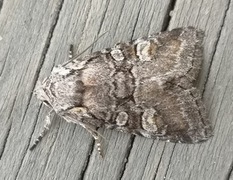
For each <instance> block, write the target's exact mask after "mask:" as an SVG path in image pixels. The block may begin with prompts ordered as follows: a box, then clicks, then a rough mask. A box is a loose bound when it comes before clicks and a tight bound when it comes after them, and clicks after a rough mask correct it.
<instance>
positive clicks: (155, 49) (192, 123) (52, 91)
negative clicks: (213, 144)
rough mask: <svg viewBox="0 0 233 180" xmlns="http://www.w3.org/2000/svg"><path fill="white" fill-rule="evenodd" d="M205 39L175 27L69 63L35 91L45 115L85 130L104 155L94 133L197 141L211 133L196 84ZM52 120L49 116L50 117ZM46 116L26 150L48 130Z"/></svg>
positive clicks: (98, 139)
mask: <svg viewBox="0 0 233 180" xmlns="http://www.w3.org/2000/svg"><path fill="white" fill-rule="evenodd" d="M203 37H204V33H203V32H202V31H201V30H197V29H196V28H194V27H185V28H177V29H173V30H171V31H166V32H160V33H157V34H155V35H151V36H149V37H147V38H139V39H136V40H133V41H131V42H127V43H118V44H116V45H115V46H114V47H113V48H107V49H104V50H102V51H98V52H94V53H92V54H90V55H87V56H85V57H83V58H79V57H78V58H73V56H72V54H73V53H72V51H71V52H70V60H69V61H68V62H66V63H64V64H63V65H58V66H56V67H54V68H53V70H52V72H51V74H50V76H49V77H48V78H46V79H45V80H44V81H43V82H42V83H41V84H39V85H38V86H37V88H36V95H37V97H38V99H39V100H41V101H42V102H44V103H45V104H46V105H47V106H48V107H49V108H51V110H52V111H51V112H55V113H56V114H58V115H59V116H61V117H62V118H64V120H66V121H67V122H73V123H76V124H79V125H81V126H82V127H84V128H85V129H86V130H87V131H88V132H90V134H91V135H92V136H93V137H94V139H95V140H96V144H97V149H98V152H99V153H100V155H102V148H101V143H100V135H99V133H98V132H97V131H96V129H97V128H100V127H106V128H109V129H115V130H118V131H122V132H125V133H130V134H134V135H140V136H144V137H146V138H153V139H160V140H167V141H171V142H180V143H198V142H202V141H205V140H207V139H209V138H210V137H211V136H212V128H211V125H210V122H209V121H208V119H207V117H206V113H205V107H204V104H203V102H202V99H201V95H200V92H199V91H198V89H197V88H196V87H195V82H196V79H197V77H198V73H199V70H200V67H201V62H202V59H203V48H202V41H203ZM50 114H51V113H50ZM50 114H49V115H48V116H47V117H46V118H45V126H44V129H43V131H42V133H41V134H40V136H39V137H38V138H37V140H36V141H35V143H34V144H33V146H32V147H31V149H33V148H34V147H35V146H36V145H37V144H38V142H39V141H40V140H41V139H42V137H43V136H44V134H45V133H46V132H47V131H48V130H49V128H50V126H51V120H50Z"/></svg>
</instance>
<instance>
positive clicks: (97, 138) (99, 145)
mask: <svg viewBox="0 0 233 180" xmlns="http://www.w3.org/2000/svg"><path fill="white" fill-rule="evenodd" d="M80 125H81V126H83V127H84V128H85V129H86V130H87V131H88V132H89V133H90V134H91V135H92V137H93V138H94V139H95V141H96V146H97V151H98V153H99V155H100V156H101V157H102V158H103V157H104V156H103V148H102V143H101V139H100V137H103V136H102V135H101V136H100V133H99V132H97V131H96V130H95V129H94V128H92V127H91V126H87V125H86V124H80Z"/></svg>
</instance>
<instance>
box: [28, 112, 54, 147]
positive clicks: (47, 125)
mask: <svg viewBox="0 0 233 180" xmlns="http://www.w3.org/2000/svg"><path fill="white" fill-rule="evenodd" d="M52 112H53V111H50V112H49V114H48V115H47V116H46V117H45V124H44V127H43V129H42V131H41V133H40V135H39V137H38V138H37V139H36V140H35V142H34V143H33V145H32V146H31V147H30V148H29V150H30V151H32V150H33V149H34V148H35V147H36V146H37V144H38V143H39V142H40V141H41V140H42V138H43V137H44V136H45V134H46V133H47V132H48V131H49V128H50V127H51V123H52V121H51V118H50V116H51V114H52Z"/></svg>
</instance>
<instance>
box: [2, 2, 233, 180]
mask: <svg viewBox="0 0 233 180" xmlns="http://www.w3.org/2000/svg"><path fill="white" fill-rule="evenodd" d="M1 4H2V7H1ZM169 15H170V16H169ZM232 17H233V2H232V1H231V0H222V1H218V0H195V1H192V0H176V1H174V0H156V1H155V0H146V1H143V0H118V1H115V0H101V1H100V0H86V1H85V0H50V1H36V0H20V1H14V0H8V1H6V0H5V1H0V85H1V88H0V172H1V173H0V179H20V180H21V179H23V180H25V179H33V180H34V179H68V180H69V179H71V180H73V179H85V180H92V179H100V180H105V179H106V180H108V179H114V180H115V179H124V180H131V179H132V180H135V179H138V180H141V179H143V180H144V179H145V180H152V179H156V180H157V179H158V180H161V179H172V180H186V179H191V180H192V179H193V180H196V179H211V180H215V179H216V180H219V179H224V180H228V179H233V173H232V169H233V90H232V89H233V85H232V84H233V69H232V67H233V61H232V56H233V54H232V45H233V38H232V34H233V30H232V29H233V19H232ZM189 25H192V26H195V27H198V28H201V29H203V30H204V31H205V34H206V37H205V42H204V52H205V54H204V58H205V59H204V62H203V65H202V71H201V74H200V78H199V83H198V87H199V88H200V89H201V90H202V91H203V97H204V101H205V103H206V106H207V110H208V116H209V118H210V120H211V122H212V124H213V126H214V137H213V138H212V139H211V140H209V141H207V142H205V143H202V144H197V145H185V144H173V143H166V142H162V141H155V140H151V139H146V138H142V137H134V136H130V135H128V134H123V133H120V132H116V131H111V130H104V129H100V130H99V131H100V133H101V134H102V135H103V136H104V137H105V149H104V151H105V158H104V159H103V160H102V159H101V158H100V157H99V156H98V153H97V152H96V149H95V148H94V141H93V139H92V138H91V136H90V135H89V133H88V132H86V131H85V130H84V129H83V128H82V127H80V126H77V125H74V124H68V123H66V122H65V121H64V120H62V119H61V118H60V117H58V116H57V115H55V116H54V117H53V119H54V120H55V121H54V122H53V125H52V128H51V130H50V132H49V134H48V135H46V137H44V139H43V140H42V142H41V143H40V144H39V145H38V146H37V147H36V149H35V150H34V151H32V152H30V151H29V147H30V145H31V144H32V143H33V141H34V140H35V138H36V137H37V136H38V134H39V132H40V130H41V129H42V127H43V120H44V118H45V116H46V115H47V113H48V112H49V109H48V108H46V107H45V106H43V105H41V104H40V103H39V101H38V100H37V99H36V97H35V96H34V95H33V90H34V88H35V86H36V83H37V82H38V81H39V80H42V79H43V78H44V77H46V76H48V75H49V73H50V72H51V69H52V67H53V66H54V65H57V64H60V63H62V62H64V61H67V59H68V49H69V44H74V47H75V51H76V52H77V54H78V53H79V52H82V51H83V50H84V49H85V48H86V47H88V46H89V45H90V44H93V42H94V41H95V39H97V38H98V37H99V36H101V35H102V34H103V33H105V32H106V34H105V35H104V36H103V37H101V38H100V39H99V40H98V41H97V42H96V43H94V44H93V45H92V47H91V48H89V49H88V50H87V51H86V52H85V53H84V54H88V53H90V52H92V51H96V50H100V49H103V48H106V47H111V46H113V45H114V44H115V43H117V42H120V41H128V40H131V39H135V38H138V37H141V36H147V35H148V34H152V33H156V32H159V31H162V30H166V29H167V28H168V29H173V28H175V27H181V26H189Z"/></svg>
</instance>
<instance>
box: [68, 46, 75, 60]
mask: <svg viewBox="0 0 233 180" xmlns="http://www.w3.org/2000/svg"><path fill="white" fill-rule="evenodd" d="M73 49H74V46H73V45H72V44H71V45H70V49H69V60H71V59H72V58H73V57H74V51H73Z"/></svg>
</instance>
